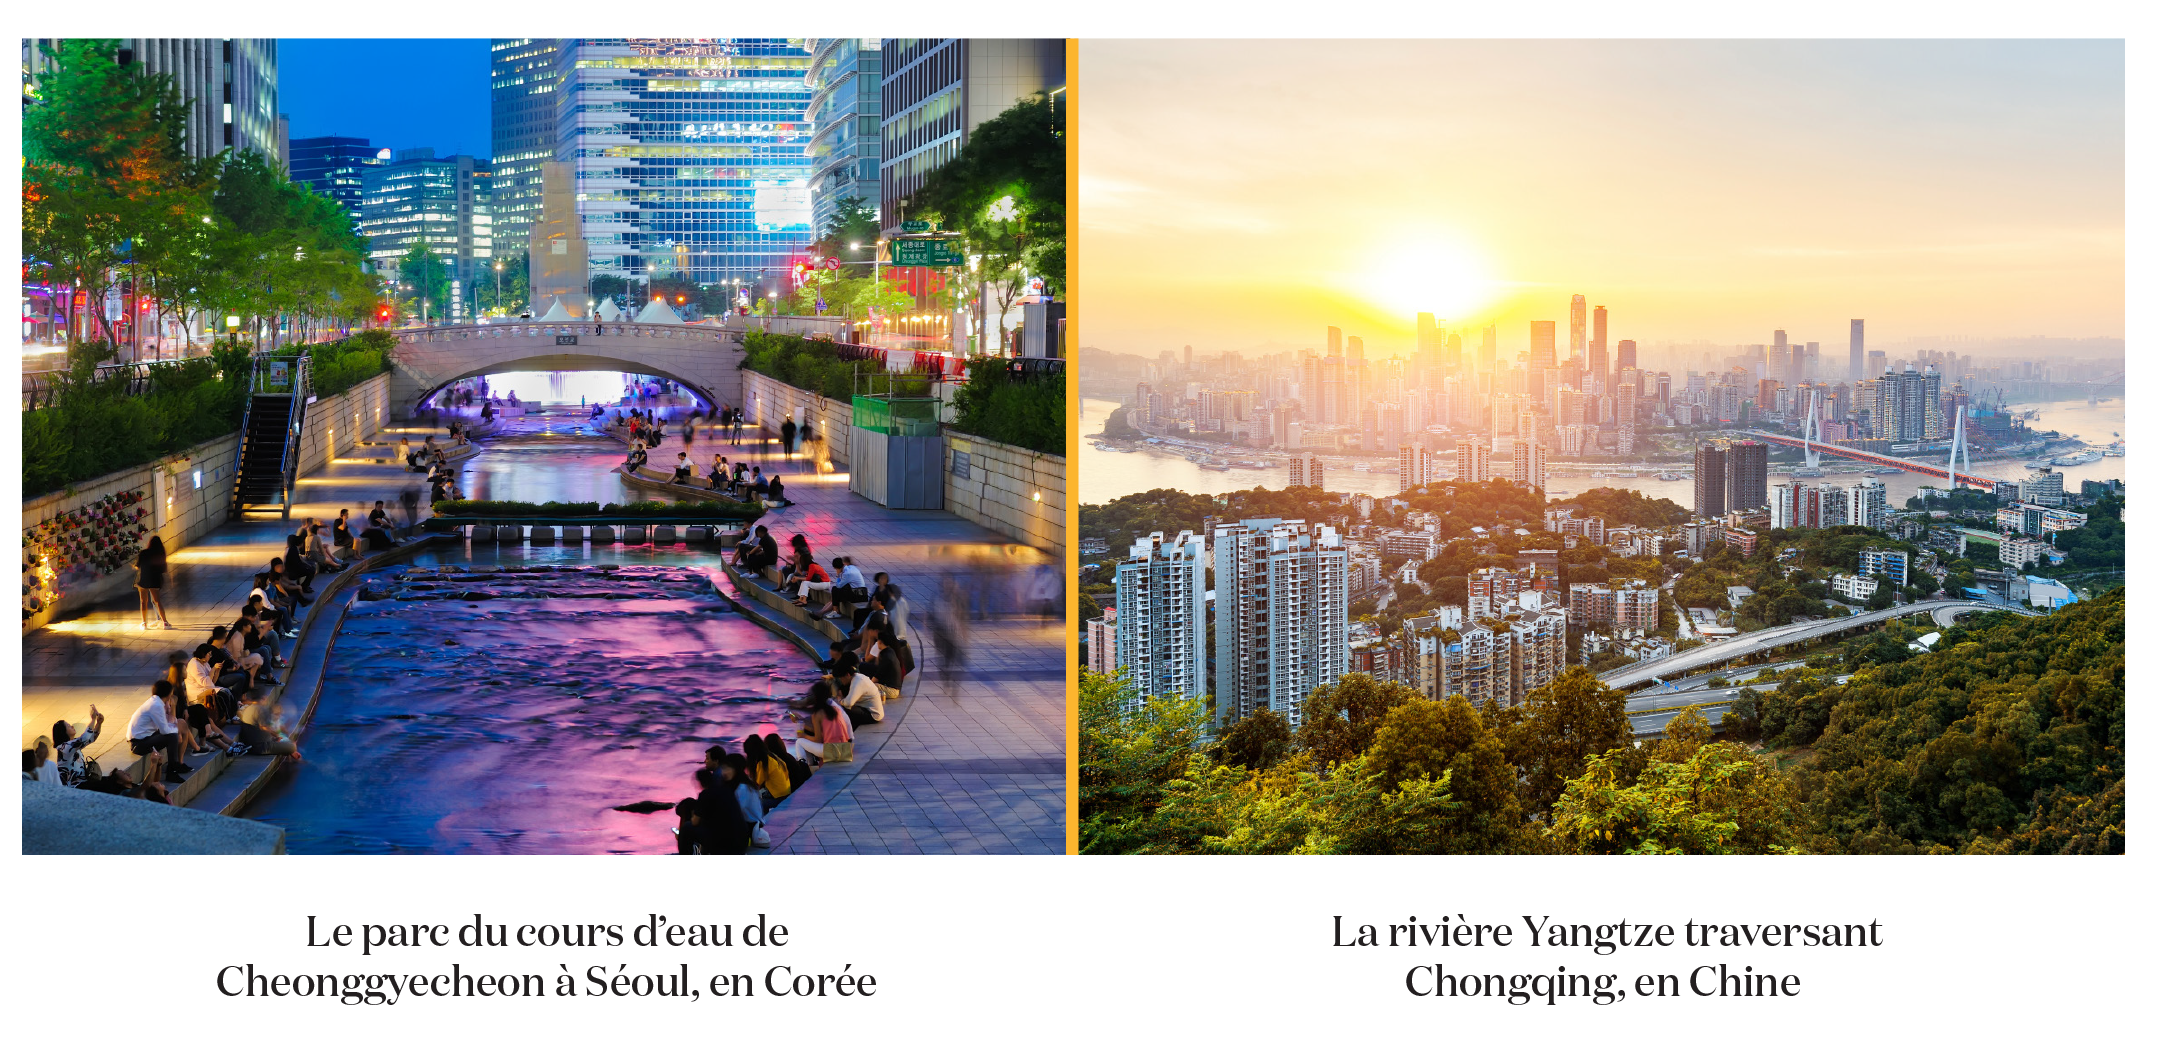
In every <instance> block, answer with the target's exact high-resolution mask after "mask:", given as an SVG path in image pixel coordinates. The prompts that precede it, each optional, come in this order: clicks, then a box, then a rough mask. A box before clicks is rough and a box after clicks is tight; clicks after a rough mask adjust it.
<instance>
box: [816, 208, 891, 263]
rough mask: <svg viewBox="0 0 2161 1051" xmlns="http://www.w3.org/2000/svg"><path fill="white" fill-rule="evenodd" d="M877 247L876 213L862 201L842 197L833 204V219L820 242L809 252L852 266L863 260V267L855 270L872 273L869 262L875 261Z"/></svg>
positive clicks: (822, 232) (826, 227)
mask: <svg viewBox="0 0 2161 1051" xmlns="http://www.w3.org/2000/svg"><path fill="white" fill-rule="evenodd" d="M877 246H878V211H877V209H875V208H872V207H871V206H870V203H869V202H867V201H865V200H864V199H863V198H861V197H843V198H841V199H840V200H838V201H835V202H833V215H832V216H831V217H830V218H828V219H827V220H826V221H825V229H824V230H823V231H821V232H820V233H819V235H818V239H817V240H815V241H812V242H811V243H810V251H811V254H812V255H816V256H819V257H821V258H834V259H841V260H846V261H848V262H849V263H850V264H853V263H854V262H855V261H857V260H862V261H864V263H863V265H861V266H854V267H853V269H855V270H857V271H865V270H869V269H870V266H869V265H868V260H870V259H872V258H875V256H876V254H877V251H878V247H877ZM845 269H846V268H844V270H845ZM850 276H860V274H853V275H850Z"/></svg>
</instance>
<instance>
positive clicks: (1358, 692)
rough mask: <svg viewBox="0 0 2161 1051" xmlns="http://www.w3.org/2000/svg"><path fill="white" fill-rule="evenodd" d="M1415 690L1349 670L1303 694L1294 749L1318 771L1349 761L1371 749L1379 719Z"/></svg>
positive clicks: (1409, 698)
mask: <svg viewBox="0 0 2161 1051" xmlns="http://www.w3.org/2000/svg"><path fill="white" fill-rule="evenodd" d="M1417 698H1418V691H1417V690H1414V689H1412V688H1411V687H1410V686H1408V685H1405V684H1403V683H1400V682H1383V681H1381V680H1379V679H1376V678H1374V677H1373V676H1371V675H1367V674H1365V673H1363V672H1352V673H1351V674H1349V675H1346V676H1344V677H1342V678H1340V679H1337V680H1336V681H1334V682H1332V683H1329V684H1328V685H1326V686H1323V687H1321V688H1320V689H1317V690H1314V691H1313V692H1312V693H1311V694H1309V695H1307V697H1306V702H1305V708H1304V711H1303V712H1302V713H1301V715H1300V719H1299V726H1298V751H1299V753H1300V754H1301V755H1303V756H1304V757H1305V758H1306V760H1307V761H1308V762H1309V763H1311V764H1312V765H1313V766H1314V767H1315V768H1317V769H1326V768H1328V767H1331V766H1334V765H1336V764H1337V763H1347V762H1349V761H1351V759H1352V758H1354V757H1356V756H1358V755H1360V754H1362V753H1364V752H1365V750H1366V749H1368V748H1370V747H1372V746H1373V737H1374V735H1375V734H1376V733H1379V732H1380V727H1381V718H1382V717H1383V716H1385V715H1387V714H1388V712H1389V711H1390V710H1391V709H1393V708H1395V707H1396V706H1397V705H1400V704H1407V703H1409V702H1411V701H1413V700H1416V699H1417Z"/></svg>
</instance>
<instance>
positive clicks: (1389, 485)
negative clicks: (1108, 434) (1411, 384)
mask: <svg viewBox="0 0 2161 1051" xmlns="http://www.w3.org/2000/svg"><path fill="white" fill-rule="evenodd" d="M1117 408H1118V403H1117V402H1115V401H1110V400H1107V399H1097V398H1088V399H1084V400H1083V401H1082V403H1081V429H1080V430H1081V443H1082V445H1081V454H1080V472H1081V476H1080V500H1081V502H1082V503H1084V504H1102V503H1108V502H1110V501H1111V500H1114V499H1117V498H1118V497H1120V496H1125V495H1127V494H1129V493H1139V492H1146V491H1147V490H1150V489H1177V490H1180V491H1182V492H1187V493H1207V494H1212V495H1213V494H1222V493H1230V492H1237V491H1239V490H1244V489H1252V488H1255V487H1266V488H1269V489H1281V488H1283V487H1284V486H1286V485H1288V484H1289V483H1290V469H1289V468H1288V467H1280V466H1279V467H1268V468H1261V469H1258V470H1255V469H1248V468H1233V469H1231V470H1229V471H1207V470H1202V469H1201V467H1200V465H1199V464H1196V463H1192V462H1189V461H1188V460H1186V458H1185V454H1184V453H1178V452H1171V451H1169V450H1163V449H1156V448H1145V449H1141V450H1138V451H1135V452H1117V451H1106V450H1102V449H1097V448H1096V447H1095V445H1094V444H1093V442H1092V441H1090V437H1091V436H1092V435H1095V434H1099V433H1101V432H1102V430H1103V423H1104V421H1105V420H1106V419H1108V418H1109V417H1110V414H1111V412H1112V411H1113V410H1115V409H1117ZM2014 408H2015V409H2018V410H2019V411H2024V410H2026V409H2038V410H2040V413H2041V415H2040V417H2039V418H2038V419H2035V420H2033V421H2031V422H2030V423H2029V426H2031V427H2033V428H2034V429H2035V430H2039V431H2046V430H2055V431H2061V432H2063V433H2064V434H2066V435H2071V434H2076V435H2080V436H2082V437H2084V438H2085V439H2086V440H2087V441H2090V442H2093V443H2095V444H2097V445H2106V444H2108V443H2109V442H2111V441H2113V440H2115V435H2116V434H2119V433H2121V432H2122V431H2123V429H2124V406H2123V401H2122V399H2115V400H2110V401H2104V402H2102V403H2100V404H2099V405H2094V406H2089V405H2087V404H2086V402H2085V401H2084V400H2083V399H2080V400H2075V401H2057V402H2044V403H2041V404H2036V405H2020V406H2014ZM1228 455H1229V457H1230V458H1231V459H1234V460H1235V459H1247V458H1254V459H1258V457H1248V456H1245V455H1241V454H1240V453H1237V452H1228ZM2027 459H2029V458H2028V457H2019V458H2014V459H2009V460H1980V459H1976V460H1975V461H1974V462H1973V470H1974V473H1976V474H1981V475H1988V476H1991V477H1996V478H2004V479H2017V478H2023V477H2025V476H2026V475H2027V474H2028V472H2027V471H2026V469H2025V468H2024V467H2022V466H2020V465H2021V464H2022V463H2024V462H2025V461H2026V460H2027ZM1356 462H1363V463H1365V464H1367V465H1368V466H1369V467H1370V470H1367V471H1357V470H1353V469H1351V466H1352V464H1353V463H1356ZM1848 462H1851V461H1848ZM1824 463H1825V464H1826V465H1833V466H1835V465H1837V464H1838V463H1839V461H1838V459H1837V458H1835V457H1826V458H1825V460H1824ZM1496 466H1498V463H1497V464H1496ZM1683 467H1684V469H1685V465H1683ZM1328 468H1329V469H1328V476H1327V483H1326V485H1327V488H1328V490H1329V491H1330V492H1336V493H1367V494H1370V495H1372V496H1394V495H1395V494H1396V493H1397V492H1398V487H1397V484H1396V464H1395V459H1394V458H1393V457H1390V456H1386V455H1372V456H1364V455H1361V456H1346V457H1330V458H1329V459H1328ZM2057 470H2058V471H2061V472H2062V473H2063V476H2064V488H2066V489H2070V490H2073V491H2076V490H2077V488H2078V483H2079V482H2080V481H2081V480H2083V479H2089V478H2091V479H2107V478H2122V477H2123V476H2124V461H2123V459H2121V458H2118V457H2104V458H2102V459H2100V460H2096V461H2094V462H2093V463H2089V464H2081V465H2079V466H2076V467H2059V468H2057ZM1562 471H1568V472H1571V473H1572V474H1573V475H1574V477H1568V476H1563V475H1561V474H1559V473H1558V472H1562ZM1655 473H1656V472H1640V473H1639V477H1636V478H1592V477H1589V474H1590V468H1582V469H1576V468H1572V467H1570V466H1568V465H1556V466H1554V467H1552V468H1550V470H1549V479H1548V480H1549V485H1548V489H1549V495H1552V496H1556V497H1560V496H1565V495H1569V494H1574V493H1582V492H1584V491H1586V490H1589V489H1595V488H1598V487H1600V486H1609V487H1612V488H1617V489H1635V490H1637V491H1639V492H1641V493H1643V494H1644V495H1646V496H1651V497H1664V498H1666V499H1668V500H1671V501H1673V502H1674V503H1677V504H1680V505H1681V506H1683V507H1688V506H1690V505H1692V504H1693V503H1694V502H1695V498H1696V496H1695V483H1694V482H1693V481H1690V480H1687V479H1683V480H1681V481H1675V482H1662V481H1659V480H1658V479H1657V478H1656V477H1654V475H1655ZM1868 478H1869V476H1867V475H1863V474H1858V473H1856V474H1827V475H1825V476H1824V477H1823V478H1820V479H1806V480H1807V481H1810V482H1813V483H1822V482H1849V483H1850V482H1859V481H1864V480H1868ZM1773 480H1774V482H1775V481H1778V480H1779V479H1773ZM1874 480H1876V481H1881V482H1883V483H1884V489H1885V495H1886V497H1887V498H1888V499H1889V500H1890V502H1891V504H1892V505H1893V506H1903V505H1904V504H1905V502H1906V498H1907V497H1909V496H1912V495H1914V493H1915V491H1917V490H1918V489H1919V488H1920V487H1921V486H1924V485H1942V484H1943V481H1942V479H1939V478H1932V477H1930V476H1928V475H1924V474H1919V473H1908V474H1894V475H1879V476H1877V477H1876V478H1875V479H1874ZM1195 525H1196V527H1197V526H1198V523H1195ZM1106 539H1109V540H1111V542H1112V544H1113V545H1114V546H1115V545H1116V544H1118V543H1119V542H1120V541H1119V539H1118V538H1115V537H1112V538H1106Z"/></svg>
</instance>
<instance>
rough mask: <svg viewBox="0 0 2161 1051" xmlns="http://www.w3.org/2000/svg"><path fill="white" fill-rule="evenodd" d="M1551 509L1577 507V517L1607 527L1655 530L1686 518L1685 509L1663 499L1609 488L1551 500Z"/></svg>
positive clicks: (1601, 487) (1684, 520)
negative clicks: (1598, 519) (1644, 527)
mask: <svg viewBox="0 0 2161 1051" xmlns="http://www.w3.org/2000/svg"><path fill="white" fill-rule="evenodd" d="M1553 506H1555V507H1574V508H1577V509H1578V511H1579V517H1584V518H1603V519H1605V520H1606V525H1607V526H1608V527H1612V526H1617V525H1635V526H1649V527H1651V528H1654V529H1658V528H1664V527H1666V526H1670V525H1680V524H1681V523H1683V522H1686V521H1688V519H1689V518H1690V512H1689V510H1688V508H1685V507H1682V506H1681V505H1679V504H1677V503H1674V502H1673V501H1671V500H1668V499H1666V498H1665V497H1662V496H1660V497H1653V496H1645V495H1643V493H1641V492H1640V491H1638V490H1635V489H1614V488H1611V487H1609V486H1599V487H1598V488H1596V489H1592V490H1591V491H1589V492H1586V493H1584V494H1582V495H1581V496H1571V497H1569V498H1567V499H1565V500H1555V501H1553Z"/></svg>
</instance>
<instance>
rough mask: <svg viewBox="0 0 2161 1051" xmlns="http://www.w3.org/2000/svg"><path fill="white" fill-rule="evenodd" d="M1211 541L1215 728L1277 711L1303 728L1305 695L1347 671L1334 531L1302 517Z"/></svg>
mask: <svg viewBox="0 0 2161 1051" xmlns="http://www.w3.org/2000/svg"><path fill="white" fill-rule="evenodd" d="M1212 539H1213V543H1214V546H1215V570H1216V693H1215V696H1216V718H1217V721H1218V724H1219V725H1229V724H1230V723H1232V722H1236V721H1237V720H1239V719H1243V718H1245V717H1246V716H1248V715H1251V714H1253V713H1254V712H1257V711H1259V710H1261V709H1263V708H1272V709H1274V710H1275V711H1276V712H1277V713H1278V714H1280V715H1282V716H1283V718H1284V719H1285V721H1287V722H1289V723H1290V725H1291V727H1292V728H1293V729H1296V728H1297V727H1298V724H1299V719H1300V718H1301V715H1302V709H1303V708H1304V707H1305V700H1306V697H1307V695H1309V694H1311V693H1312V692H1313V691H1314V690H1316V689H1318V688H1320V687H1322V686H1325V685H1328V684H1329V683H1332V682H1334V681H1336V679H1338V678H1340V677H1342V675H1343V674H1344V672H1346V671H1348V670H1349V668H1350V640H1349V621H1350V589H1349V575H1350V556H1349V553H1348V552H1346V551H1345V550H1344V547H1343V541H1342V540H1341V539H1340V538H1339V537H1338V536H1337V535H1336V531H1335V529H1334V528H1333V527H1331V526H1325V525H1323V526H1314V525H1309V524H1307V523H1306V522H1304V521H1301V520H1296V519H1293V520H1290V521H1285V520H1283V519H1276V518H1260V519H1247V520H1245V521H1242V522H1238V523H1236V524H1225V525H1219V526H1217V527H1216V530H1215V535H1214V537H1213V538H1212ZM1121 605H1122V604H1121ZM1121 615H1123V611H1121Z"/></svg>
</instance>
